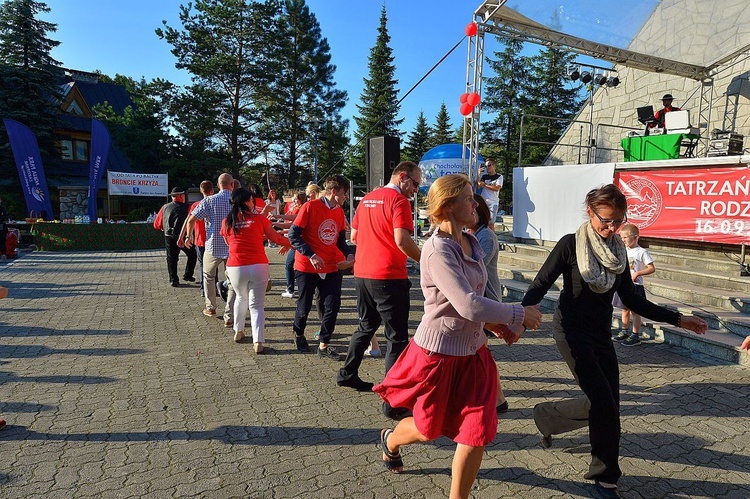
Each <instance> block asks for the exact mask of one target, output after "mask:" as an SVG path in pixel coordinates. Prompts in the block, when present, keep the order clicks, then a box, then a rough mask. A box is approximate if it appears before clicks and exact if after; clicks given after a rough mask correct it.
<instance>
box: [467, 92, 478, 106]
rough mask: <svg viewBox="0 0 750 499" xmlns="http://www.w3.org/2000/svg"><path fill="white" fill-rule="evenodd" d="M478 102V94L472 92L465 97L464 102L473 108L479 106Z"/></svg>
mask: <svg viewBox="0 0 750 499" xmlns="http://www.w3.org/2000/svg"><path fill="white" fill-rule="evenodd" d="M479 101H480V98H479V94H478V93H476V92H472V93H470V94H469V95H468V96H467V97H466V102H468V103H469V105H470V106H471V107H474V106H476V105H477V104H479Z"/></svg>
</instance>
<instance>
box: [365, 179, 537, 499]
mask: <svg viewBox="0 0 750 499" xmlns="http://www.w3.org/2000/svg"><path fill="white" fill-rule="evenodd" d="M428 204H429V207H430V209H429V212H430V218H432V219H434V220H435V221H436V222H438V224H439V226H438V229H437V231H436V233H435V234H433V236H432V237H431V238H430V239H429V240H427V242H426V243H425V244H424V247H423V249H422V254H421V257H420V268H421V271H422V277H421V280H420V283H421V287H422V292H423V293H424V296H425V300H424V315H423V316H422V320H421V322H420V324H419V326H418V327H417V331H416V333H415V335H414V337H413V338H412V339H411V340H410V342H409V344H408V345H407V347H406V350H404V351H403V353H402V354H401V356H400V357H399V358H398V360H397V361H396V364H395V365H394V366H393V367H392V368H391V369H390V370H389V371H388V373H387V374H386V376H385V379H384V380H383V382H382V383H381V384H379V385H377V386H375V387H374V388H373V390H374V391H375V392H376V393H378V394H379V395H380V396H381V397H382V398H383V400H384V401H385V402H387V403H388V404H390V405H391V406H392V407H394V408H395V407H400V408H404V409H408V410H409V411H411V412H412V414H413V415H412V416H408V417H405V418H404V419H402V420H401V421H400V422H399V423H398V424H397V425H396V427H395V428H394V429H393V430H391V429H384V430H382V431H381V434H380V446H381V450H382V455H383V462H384V464H385V467H386V468H387V469H388V470H389V471H391V472H393V473H401V472H402V471H403V467H404V463H403V460H402V458H401V453H400V452H401V447H402V446H404V445H408V444H412V443H415V442H428V441H432V440H435V439H436V438H438V437H440V436H446V437H448V438H450V439H452V440H453V441H454V442H456V444H457V446H456V451H455V453H454V457H453V465H452V479H451V492H450V497H451V498H454V499H455V498H466V497H468V496H469V492H470V490H471V486H472V484H473V483H474V480H475V479H476V476H477V473H478V471H479V467H480V465H481V463H482V454H483V452H484V447H485V446H486V445H487V444H489V443H490V442H492V440H493V439H494V438H495V435H496V434H497V412H496V409H495V404H496V398H497V382H498V372H497V365H496V364H495V361H494V360H493V358H492V354H491V353H490V351H489V349H488V348H487V337H486V336H485V334H484V332H483V331H482V327H483V326H484V324H485V322H491V323H502V324H508V327H509V328H511V329H513V330H515V331H516V332H517V333H518V334H520V333H521V332H522V331H523V330H524V329H525V328H527V327H528V328H531V329H536V328H537V327H538V326H539V324H540V321H541V313H540V312H539V309H538V305H533V306H526V307H523V306H521V305H518V304H516V305H509V304H504V303H499V302H497V301H495V300H491V299H489V298H485V297H484V290H485V286H486V284H487V270H486V269H485V266H484V263H483V262H482V256H483V252H482V248H481V246H480V245H479V242H478V241H477V240H476V238H475V237H474V236H473V235H471V234H468V233H467V232H465V231H464V228H466V227H470V226H473V225H475V224H476V218H477V213H476V207H477V203H476V201H474V193H473V191H472V185H471V182H470V181H469V178H468V177H467V176H465V175H455V174H453V175H445V176H442V177H439V178H438V179H437V180H435V182H434V183H433V184H432V186H430V190H429V192H428Z"/></svg>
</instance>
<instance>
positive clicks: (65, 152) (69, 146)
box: [60, 140, 73, 161]
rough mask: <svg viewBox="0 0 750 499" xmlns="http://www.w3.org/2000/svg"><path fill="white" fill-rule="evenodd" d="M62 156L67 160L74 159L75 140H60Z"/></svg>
mask: <svg viewBox="0 0 750 499" xmlns="http://www.w3.org/2000/svg"><path fill="white" fill-rule="evenodd" d="M60 157H61V158H62V159H64V160H66V161H73V141H72V140H61V141H60Z"/></svg>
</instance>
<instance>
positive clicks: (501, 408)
mask: <svg viewBox="0 0 750 499" xmlns="http://www.w3.org/2000/svg"><path fill="white" fill-rule="evenodd" d="M504 412H508V401H507V400H506V401H505V402H503V403H502V404H500V405H498V406H497V413H498V415H499V414H502V413H504Z"/></svg>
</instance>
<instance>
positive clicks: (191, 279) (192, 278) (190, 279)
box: [182, 277, 195, 282]
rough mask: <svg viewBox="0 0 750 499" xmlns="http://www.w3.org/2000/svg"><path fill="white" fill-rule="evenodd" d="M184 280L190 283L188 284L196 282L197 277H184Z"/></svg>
mask: <svg viewBox="0 0 750 499" xmlns="http://www.w3.org/2000/svg"><path fill="white" fill-rule="evenodd" d="M182 280H183V281H188V282H195V277H183V278H182Z"/></svg>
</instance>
